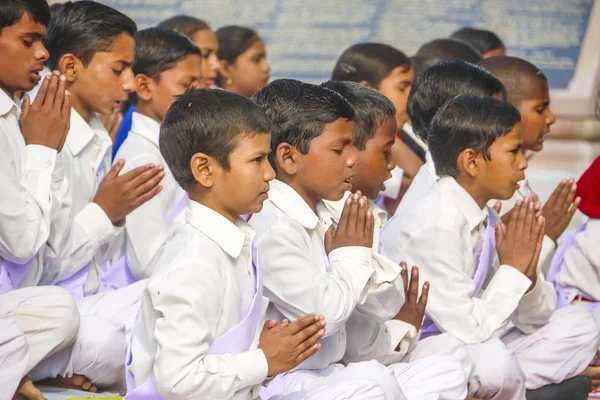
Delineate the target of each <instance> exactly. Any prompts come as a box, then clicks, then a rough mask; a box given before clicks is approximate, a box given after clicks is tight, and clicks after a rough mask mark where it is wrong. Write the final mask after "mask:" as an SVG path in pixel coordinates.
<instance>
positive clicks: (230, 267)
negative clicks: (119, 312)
mask: <svg viewBox="0 0 600 400" xmlns="http://www.w3.org/2000/svg"><path fill="white" fill-rule="evenodd" d="M186 221H187V223H186V224H183V225H180V226H178V227H176V228H175V232H174V234H173V236H172V237H171V238H170V239H169V240H168V241H167V243H166V244H165V245H164V247H163V248H162V249H161V250H160V252H159V253H158V254H157V256H156V258H155V261H154V266H153V272H152V276H151V278H150V282H149V284H148V287H147V289H146V290H145V291H144V294H143V299H142V305H141V312H140V315H139V319H138V322H137V324H136V325H135V327H136V328H135V331H134V334H133V340H132V363H131V366H130V372H131V373H132V374H133V376H134V378H135V384H136V386H139V385H141V384H142V383H144V382H145V381H146V380H147V379H149V378H151V377H152V376H154V377H155V379H156V387H157V388H158V391H159V392H160V393H161V395H162V396H163V397H164V398H165V399H170V398H192V397H195V398H206V397H211V398H220V399H221V398H223V399H224V398H228V399H247V398H254V397H256V396H257V395H258V391H259V389H260V385H261V383H262V382H263V380H265V378H266V377H267V371H268V366H267V360H266V358H265V355H264V353H263V352H262V350H260V349H258V348H257V345H258V340H259V337H260V333H261V331H262V323H260V322H259V323H258V324H257V326H256V332H255V335H254V338H253V343H252V346H251V350H249V351H247V352H244V353H240V354H218V355H217V354H207V349H208V348H209V346H210V344H211V342H213V341H214V340H215V339H217V338H219V337H220V336H222V335H223V334H225V333H226V332H227V331H229V329H231V328H232V327H233V326H235V325H236V324H237V323H238V322H240V321H241V320H243V319H244V318H245V317H246V315H247V314H248V310H249V308H250V304H251V302H252V297H253V289H254V287H255V282H254V279H255V278H254V276H253V272H252V259H251V258H252V255H251V245H252V238H253V236H254V231H253V230H252V229H251V228H250V227H249V226H248V224H247V223H246V222H245V221H243V220H242V219H241V218H240V219H238V220H237V221H236V223H235V224H233V223H232V222H230V221H228V220H227V219H226V218H225V217H223V216H222V215H220V214H218V213H217V212H215V211H213V210H211V209H209V208H207V207H205V206H203V205H201V204H199V203H196V202H194V201H191V200H190V202H189V204H188V209H187V215H186ZM267 303H268V300H267V299H266V298H263V304H262V310H261V311H262V317H264V311H265V310H266V305H267ZM259 321H263V318H261V319H259Z"/></svg>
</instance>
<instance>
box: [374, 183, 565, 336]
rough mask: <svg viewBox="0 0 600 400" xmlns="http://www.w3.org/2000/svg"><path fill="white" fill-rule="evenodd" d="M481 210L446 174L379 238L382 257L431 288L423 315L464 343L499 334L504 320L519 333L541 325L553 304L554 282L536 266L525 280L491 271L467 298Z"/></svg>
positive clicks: (504, 269) (505, 268) (504, 270)
mask: <svg viewBox="0 0 600 400" xmlns="http://www.w3.org/2000/svg"><path fill="white" fill-rule="evenodd" d="M486 217H487V211H486V209H485V208H484V209H483V210H482V209H481V208H479V206H478V205H477V203H476V202H475V200H474V199H473V198H472V197H471V196H470V195H469V194H468V192H467V191H466V190H464V189H463V188H462V187H461V186H460V185H459V184H458V183H457V182H456V180H454V179H453V178H450V177H444V178H441V179H439V180H438V181H437V182H436V183H434V185H433V186H432V188H431V190H430V191H429V192H428V193H427V194H426V195H425V196H424V197H423V198H421V200H420V201H419V202H418V203H416V204H413V205H412V206H411V207H408V208H406V209H405V210H404V211H402V212H401V213H400V214H398V215H397V216H396V218H394V220H393V221H390V222H389V223H388V225H387V227H386V230H385V233H384V235H383V242H384V246H385V247H384V248H385V252H386V255H387V256H388V257H390V258H391V259H392V260H393V261H402V260H404V261H406V263H407V264H408V265H417V266H419V271H420V280H422V281H429V282H430V283H431V289H430V292H429V301H428V303H427V313H428V315H429V316H430V317H431V318H432V319H433V321H434V322H435V323H436V325H437V326H438V327H439V328H440V330H441V331H442V332H450V333H452V334H454V335H455V336H456V337H458V338H459V339H460V340H462V341H463V342H465V343H468V344H469V343H481V342H483V341H486V340H488V339H490V338H493V337H497V336H499V335H500V334H502V333H503V332H504V330H505V327H506V325H507V323H508V322H509V320H510V321H511V322H513V323H514V324H515V325H516V326H517V327H518V328H519V329H520V330H522V331H523V332H525V333H531V332H533V331H535V330H536V329H537V328H539V327H540V326H543V325H544V324H546V323H547V321H548V320H549V318H550V315H551V314H552V312H553V311H554V309H555V307H556V293H555V292H554V287H553V286H552V284H550V283H548V282H546V281H545V280H544V277H543V275H542V274H541V273H540V272H539V269H538V278H537V280H538V281H537V285H536V287H535V289H534V290H533V291H532V292H531V293H529V294H528V295H526V296H524V295H525V293H526V291H527V290H528V288H529V287H530V285H531V281H530V280H529V279H528V278H527V277H526V276H525V275H524V274H522V273H521V272H519V271H517V270H516V269H515V268H513V267H511V266H509V265H498V262H497V255H496V261H495V262H494V263H493V266H492V267H491V268H490V270H489V272H488V274H487V277H486V280H485V284H484V286H483V290H482V291H481V292H480V294H479V295H478V297H473V292H474V289H475V284H474V281H473V276H474V274H475V265H474V258H475V257H474V254H475V249H476V246H477V244H478V243H479V241H480V240H482V231H483V227H482V224H483V223H484V222H485V220H486Z"/></svg>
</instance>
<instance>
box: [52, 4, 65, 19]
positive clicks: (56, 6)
mask: <svg viewBox="0 0 600 400" xmlns="http://www.w3.org/2000/svg"><path fill="white" fill-rule="evenodd" d="M63 6H64V4H63V3H54V4H52V5H51V6H50V15H51V16H52V15H54V14H56V13H57V12H59V11H60V10H62V8H63Z"/></svg>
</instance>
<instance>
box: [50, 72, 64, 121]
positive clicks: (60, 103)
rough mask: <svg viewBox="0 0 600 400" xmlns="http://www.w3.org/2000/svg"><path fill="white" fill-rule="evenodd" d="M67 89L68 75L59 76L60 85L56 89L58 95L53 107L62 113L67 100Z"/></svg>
mask: <svg viewBox="0 0 600 400" xmlns="http://www.w3.org/2000/svg"><path fill="white" fill-rule="evenodd" d="M65 90H67V77H66V76H64V75H60V76H59V77H58V87H57V89H56V96H55V98H54V104H53V109H54V110H55V111H56V112H58V113H59V115H61V114H62V108H63V105H64V101H65Z"/></svg>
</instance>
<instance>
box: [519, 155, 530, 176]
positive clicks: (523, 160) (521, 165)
mask: <svg viewBox="0 0 600 400" xmlns="http://www.w3.org/2000/svg"><path fill="white" fill-rule="evenodd" d="M519 154H520V155H521V159H520V160H519V171H525V170H526V169H527V167H529V162H528V161H527V158H526V157H525V152H524V151H523V150H522V151H520V152H519Z"/></svg>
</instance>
